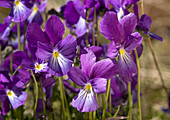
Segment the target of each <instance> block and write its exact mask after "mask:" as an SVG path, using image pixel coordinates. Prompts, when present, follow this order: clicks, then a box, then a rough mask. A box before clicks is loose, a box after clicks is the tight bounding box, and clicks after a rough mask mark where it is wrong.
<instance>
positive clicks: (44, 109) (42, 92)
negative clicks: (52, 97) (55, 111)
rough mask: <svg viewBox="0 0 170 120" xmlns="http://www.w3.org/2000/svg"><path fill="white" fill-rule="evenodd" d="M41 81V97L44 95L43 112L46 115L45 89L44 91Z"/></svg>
mask: <svg viewBox="0 0 170 120" xmlns="http://www.w3.org/2000/svg"><path fill="white" fill-rule="evenodd" d="M40 83H41V97H42V103H43V112H44V115H46V107H45V100H44V97H45V96H44V91H43V86H42V82H40Z"/></svg>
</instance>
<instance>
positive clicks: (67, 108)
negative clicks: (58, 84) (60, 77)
mask: <svg viewBox="0 0 170 120" xmlns="http://www.w3.org/2000/svg"><path fill="white" fill-rule="evenodd" d="M62 87H63V88H62V89H63V95H64V100H65V103H66V110H67V113H68V120H71V115H70V110H69V106H68V101H67V98H66V94H65V92H64V85H63V82H62Z"/></svg>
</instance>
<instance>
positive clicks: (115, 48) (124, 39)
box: [100, 12, 142, 76]
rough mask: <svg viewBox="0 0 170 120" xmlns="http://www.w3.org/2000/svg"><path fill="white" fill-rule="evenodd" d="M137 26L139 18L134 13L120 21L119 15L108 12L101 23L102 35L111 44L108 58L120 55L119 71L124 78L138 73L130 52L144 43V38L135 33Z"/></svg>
mask: <svg viewBox="0 0 170 120" xmlns="http://www.w3.org/2000/svg"><path fill="white" fill-rule="evenodd" d="M136 24H137V18H136V16H135V15H134V14H133V13H130V14H128V15H126V16H124V17H123V18H122V19H121V20H120V21H118V18H117V14H116V13H114V12H106V14H105V15H104V17H103V19H102V21H101V23H100V29H101V33H102V34H103V35H104V36H105V37H106V38H107V39H109V40H111V43H110V45H109V48H108V53H107V56H108V57H110V58H115V57H117V56H118V55H119V59H118V63H117V65H118V70H119V74H121V75H124V76H133V75H134V74H136V72H137V68H136V64H135V62H134V61H133V60H132V58H131V56H130V52H131V51H132V50H134V49H135V48H137V47H138V46H139V45H140V44H141V43H142V36H141V35H140V34H139V33H138V32H135V33H133V31H134V30H135V27H136Z"/></svg>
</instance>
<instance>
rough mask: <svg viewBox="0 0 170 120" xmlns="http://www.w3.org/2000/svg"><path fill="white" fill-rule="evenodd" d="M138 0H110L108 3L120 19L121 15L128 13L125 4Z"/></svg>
mask: <svg viewBox="0 0 170 120" xmlns="http://www.w3.org/2000/svg"><path fill="white" fill-rule="evenodd" d="M138 1H139V0H110V3H111V4H112V6H113V7H114V10H115V11H116V13H117V16H118V20H120V19H121V17H123V16H125V15H127V14H129V12H128V10H127V9H126V6H128V5H131V4H134V3H136V2H138Z"/></svg>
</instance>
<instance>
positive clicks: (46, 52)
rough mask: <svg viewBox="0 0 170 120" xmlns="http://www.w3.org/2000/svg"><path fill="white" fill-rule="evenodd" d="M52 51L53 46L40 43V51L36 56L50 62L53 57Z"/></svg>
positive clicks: (38, 50)
mask: <svg viewBox="0 0 170 120" xmlns="http://www.w3.org/2000/svg"><path fill="white" fill-rule="evenodd" d="M52 50H53V46H52V45H50V44H45V43H41V42H38V49H37V51H36V53H35V54H36V56H37V57H38V58H40V59H41V60H48V59H49V58H50V56H52Z"/></svg>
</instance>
